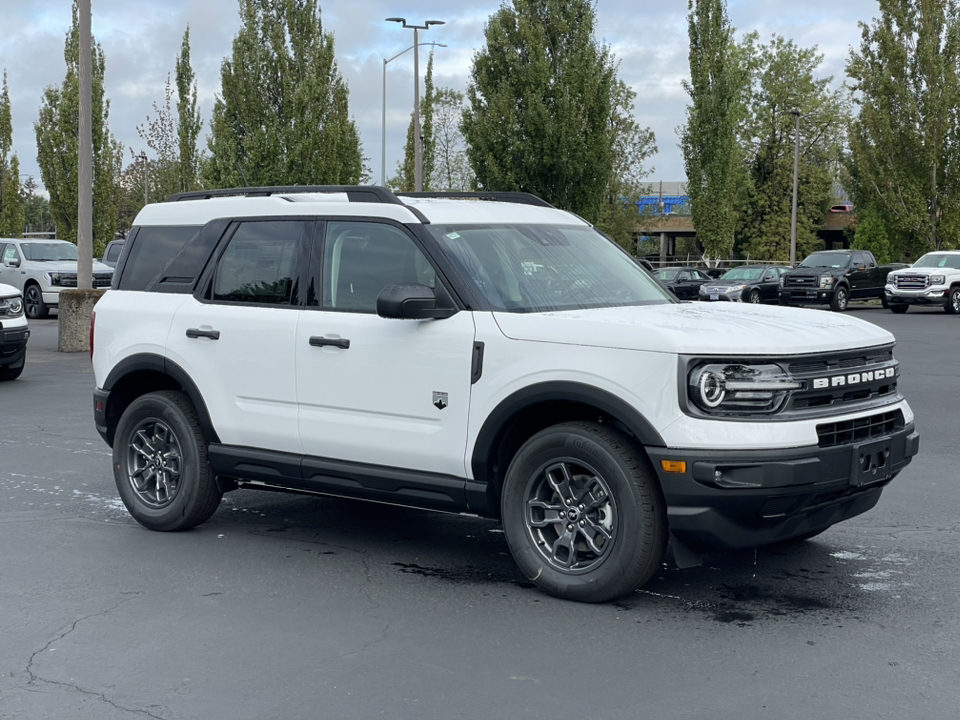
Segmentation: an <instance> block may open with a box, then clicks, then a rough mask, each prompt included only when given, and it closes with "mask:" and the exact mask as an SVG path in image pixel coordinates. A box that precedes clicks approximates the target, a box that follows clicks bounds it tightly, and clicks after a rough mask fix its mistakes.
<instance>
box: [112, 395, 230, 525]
mask: <svg viewBox="0 0 960 720" xmlns="http://www.w3.org/2000/svg"><path fill="white" fill-rule="evenodd" d="M113 474H114V479H115V480H116V483H117V490H118V491H119V493H120V498H121V499H122V500H123V504H124V505H126V507H127V510H129V511H130V514H131V515H132V516H133V517H134V518H135V519H136V520H137V522H139V523H140V524H141V525H144V526H145V527H148V528H150V529H151V530H164V531H172V530H186V529H188V528H191V527H194V526H195V525H199V524H200V523H203V522H205V521H206V520H208V519H209V518H210V516H211V515H213V513H214V512H215V511H216V509H217V506H218V505H219V504H220V499H221V497H222V496H223V494H222V493H221V492H220V490H219V489H218V488H217V483H216V481H215V479H214V477H213V472H212V471H211V468H210V463H209V461H208V459H207V442H206V440H205V439H204V437H203V433H202V432H201V431H200V422H199V420H198V419H197V413H196V411H195V410H194V409H193V405H192V404H191V403H190V400H189V399H187V396H186V395H184V394H183V393H181V392H173V391H163V392H155V393H149V394H147V395H143V396H142V397H139V398H137V399H136V400H134V401H133V402H132V403H130V406H129V407H128V408H127V409H126V410H125V411H124V413H123V416H122V417H121V418H120V422H119V424H118V425H117V432H116V437H115V438H114V442H113Z"/></svg>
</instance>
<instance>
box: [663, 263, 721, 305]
mask: <svg viewBox="0 0 960 720" xmlns="http://www.w3.org/2000/svg"><path fill="white" fill-rule="evenodd" d="M655 277H656V278H657V279H658V280H659V281H660V282H661V283H663V285H664V286H665V287H666V288H667V289H668V290H669V291H670V292H672V293H673V294H674V295H676V296H677V297H678V298H680V299H681V300H696V299H697V298H698V297H699V293H700V286H701V285H703V284H704V283H706V282H709V281H710V276H709V275H707V274H706V273H704V272H703V271H702V270H700V269H699V268H695V267H691V266H686V267H666V268H660V269H659V270H657V272H656V276H655Z"/></svg>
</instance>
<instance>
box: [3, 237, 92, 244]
mask: <svg viewBox="0 0 960 720" xmlns="http://www.w3.org/2000/svg"><path fill="white" fill-rule="evenodd" d="M0 242H17V243H21V244H24V245H32V244H34V243H46V244H50V243H63V244H65V245H75V244H76V243H72V242H70V241H69V240H60V239H59V238H0Z"/></svg>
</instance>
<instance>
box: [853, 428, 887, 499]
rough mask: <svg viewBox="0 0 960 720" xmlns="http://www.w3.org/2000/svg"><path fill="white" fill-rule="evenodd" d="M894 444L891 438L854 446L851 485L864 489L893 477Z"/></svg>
mask: <svg viewBox="0 0 960 720" xmlns="http://www.w3.org/2000/svg"><path fill="white" fill-rule="evenodd" d="M892 444H893V442H892V440H891V439H890V438H883V439H880V440H874V441H871V442H864V443H859V444H857V445H854V446H853V458H852V460H853V462H852V467H851V472H850V484H851V485H853V486H855V487H863V486H864V485H872V484H874V483H878V482H884V481H885V480H889V479H890V478H891V477H893V452H892Z"/></svg>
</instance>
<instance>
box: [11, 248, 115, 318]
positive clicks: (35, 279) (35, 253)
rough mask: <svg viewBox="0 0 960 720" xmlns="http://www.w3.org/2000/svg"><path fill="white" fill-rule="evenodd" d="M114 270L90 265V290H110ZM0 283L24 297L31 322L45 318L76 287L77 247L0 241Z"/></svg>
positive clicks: (104, 266)
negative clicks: (62, 297)
mask: <svg viewBox="0 0 960 720" xmlns="http://www.w3.org/2000/svg"><path fill="white" fill-rule="evenodd" d="M112 279H113V268H112V267H110V266H109V265H104V264H103V263H101V262H94V263H93V286H94V287H95V288H107V287H110V281H111V280H112ZM0 283H5V284H7V285H12V286H13V287H15V288H16V289H17V290H19V291H20V292H22V293H23V304H24V307H25V308H26V312H27V317H28V318H30V319H37V318H45V317H47V315H49V314H50V310H51V308H54V309H55V308H56V307H57V306H58V305H59V304H60V291H61V290H62V289H63V288H71V287H74V288H75V287H76V286H77V246H76V245H74V244H73V243H72V242H67V241H66V240H33V239H29V240H21V239H14V238H0Z"/></svg>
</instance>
